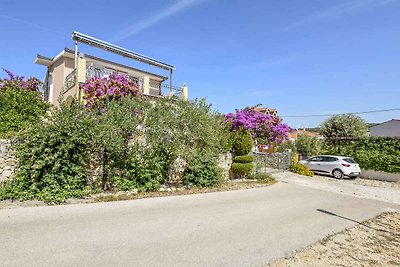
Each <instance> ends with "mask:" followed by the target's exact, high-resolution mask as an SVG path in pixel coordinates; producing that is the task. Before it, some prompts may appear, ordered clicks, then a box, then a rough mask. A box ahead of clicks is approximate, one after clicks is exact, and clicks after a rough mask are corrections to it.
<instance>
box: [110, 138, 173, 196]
mask: <svg viewBox="0 0 400 267" xmlns="http://www.w3.org/2000/svg"><path fill="white" fill-rule="evenodd" d="M166 177H167V174H166V168H165V160H164V159H163V157H160V155H157V154H156V153H155V151H152V150H148V149H147V150H146V149H143V148H142V147H140V146H139V145H138V144H136V145H134V146H133V147H130V148H129V152H128V154H127V155H126V159H125V161H124V162H123V164H122V166H120V174H119V176H117V177H116V178H115V177H114V178H113V179H112V185H113V186H115V187H116V188H117V189H118V190H120V191H129V190H132V189H139V190H140V191H155V190H158V189H159V188H160V186H161V184H163V183H165V182H166Z"/></svg>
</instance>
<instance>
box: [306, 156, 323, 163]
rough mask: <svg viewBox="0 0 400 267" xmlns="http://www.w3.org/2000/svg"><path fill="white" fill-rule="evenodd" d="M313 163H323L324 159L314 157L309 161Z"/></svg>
mask: <svg viewBox="0 0 400 267" xmlns="http://www.w3.org/2000/svg"><path fill="white" fill-rule="evenodd" d="M309 161H311V162H317V161H322V157H312V158H310V159H309Z"/></svg>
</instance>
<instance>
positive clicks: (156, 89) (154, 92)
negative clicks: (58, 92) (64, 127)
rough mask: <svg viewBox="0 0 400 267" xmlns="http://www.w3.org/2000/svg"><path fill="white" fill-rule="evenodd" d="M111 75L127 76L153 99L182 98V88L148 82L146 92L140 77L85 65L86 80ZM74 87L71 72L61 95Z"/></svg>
mask: <svg viewBox="0 0 400 267" xmlns="http://www.w3.org/2000/svg"><path fill="white" fill-rule="evenodd" d="M112 73H118V74H122V75H126V76H128V77H129V79H131V80H132V81H135V82H137V84H138V86H139V88H140V89H141V90H142V91H148V93H145V94H146V95H149V96H154V97H173V96H176V97H178V98H181V97H182V88H181V87H178V86H170V85H169V84H165V83H160V82H158V81H154V80H150V81H149V84H148V90H144V88H143V87H144V82H143V81H144V80H143V78H141V77H134V76H131V75H128V74H127V73H124V72H117V71H115V70H111V69H107V68H99V67H96V66H93V64H87V65H86V80H89V79H91V78H94V77H105V76H108V75H110V74H112ZM75 85H76V70H73V71H72V72H71V73H70V74H69V75H68V76H67V77H66V78H65V82H64V87H63V95H64V94H65V93H66V92H68V91H69V90H71V89H72V88H73V87H74V86H75Z"/></svg>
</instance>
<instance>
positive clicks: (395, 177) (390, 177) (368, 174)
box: [361, 170, 400, 182]
mask: <svg viewBox="0 0 400 267" xmlns="http://www.w3.org/2000/svg"><path fill="white" fill-rule="evenodd" d="M361 177H362V178H365V179H372V180H379V181H387V182H400V173H389V172H381V171H373V170H361Z"/></svg>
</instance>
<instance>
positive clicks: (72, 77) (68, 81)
mask: <svg viewBox="0 0 400 267" xmlns="http://www.w3.org/2000/svg"><path fill="white" fill-rule="evenodd" d="M75 84H76V70H73V71H71V73H70V74H68V75H67V77H65V82H64V87H63V94H65V93H66V92H68V91H69V90H71V89H72V88H73V87H74V86H75Z"/></svg>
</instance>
